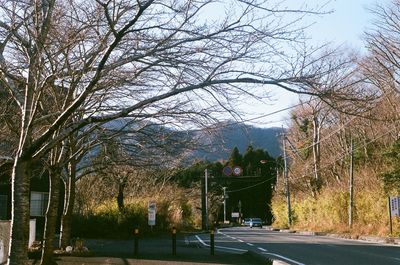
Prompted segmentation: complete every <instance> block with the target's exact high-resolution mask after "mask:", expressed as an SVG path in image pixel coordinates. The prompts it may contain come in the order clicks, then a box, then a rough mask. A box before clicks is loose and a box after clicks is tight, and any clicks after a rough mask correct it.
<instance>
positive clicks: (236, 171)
mask: <svg viewBox="0 0 400 265" xmlns="http://www.w3.org/2000/svg"><path fill="white" fill-rule="evenodd" d="M242 172H243V169H242V168H241V167H239V166H234V167H233V175H235V176H239V175H241V174H242Z"/></svg>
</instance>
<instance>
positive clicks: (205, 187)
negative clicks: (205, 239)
mask: <svg viewBox="0 0 400 265" xmlns="http://www.w3.org/2000/svg"><path fill="white" fill-rule="evenodd" d="M204 199H205V201H204V207H205V215H206V216H205V224H206V230H207V231H208V169H207V168H206V169H205V170H204Z"/></svg>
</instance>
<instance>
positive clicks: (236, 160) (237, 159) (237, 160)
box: [228, 146, 243, 167]
mask: <svg viewBox="0 0 400 265" xmlns="http://www.w3.org/2000/svg"><path fill="white" fill-rule="evenodd" d="M228 165H229V166H231V167H234V166H240V167H243V158H242V155H241V154H240V153H239V149H238V148H237V147H236V146H235V147H234V148H233V150H232V153H231V155H230V157H229V159H228Z"/></svg>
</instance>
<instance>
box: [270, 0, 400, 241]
mask: <svg viewBox="0 0 400 265" xmlns="http://www.w3.org/2000/svg"><path fill="white" fill-rule="evenodd" d="M399 7H400V4H399V2H398V1H393V3H392V4H390V5H388V6H382V5H378V6H376V8H374V11H373V13H374V15H375V18H374V21H373V24H372V26H371V27H370V29H369V30H368V31H366V33H365V35H364V44H365V47H366V49H367V50H368V53H367V54H365V55H363V56H356V57H353V58H352V60H349V61H348V62H347V63H346V67H345V68H341V69H340V70H338V71H337V72H336V74H332V75H328V76H326V77H325V79H324V80H323V82H319V84H320V85H318V86H316V87H315V89H322V90H324V89H326V87H331V88H334V87H337V86H342V85H343V84H344V83H345V84H346V85H347V87H348V91H349V92H350V91H352V92H351V93H350V94H351V95H352V96H355V97H357V96H356V94H354V93H358V94H359V95H368V97H369V98H368V99H367V98H365V99H366V100H365V101H364V100H362V101H359V100H356V99H355V98H353V99H352V96H347V95H346V94H344V95H343V97H344V98H345V99H339V98H337V99H336V100H334V101H326V100H324V99H323V98H317V97H301V103H302V104H301V105H300V106H298V107H296V108H294V109H293V110H292V113H291V119H290V120H291V121H290V125H289V128H288V131H287V135H286V140H287V142H288V144H287V153H288V156H289V157H290V173H289V182H290V191H291V195H292V203H294V209H293V213H292V214H293V218H294V221H295V222H294V224H295V226H297V227H302V228H307V229H319V230H324V231H341V232H346V233H356V234H363V233H366V234H368V233H372V234H380V235H388V234H389V233H390V232H389V217H388V196H398V195H399V194H400V181H399V180H400V171H399V169H400V168H399V165H400V160H399V152H400V149H399V143H400V120H399V117H400V116H399V114H400V108H399V107H400V93H399V75H398V73H399V70H400V68H399V67H400V65H399V64H398V63H399V59H400V57H399V54H400V53H399V51H400V46H399V42H398V40H399V38H400V31H399V28H398V25H399V23H400V20H399V17H400V16H399V15H400V12H399ZM371 12H372V11H371ZM311 85H313V84H311ZM321 85H322V86H321ZM279 186H280V192H278V193H277V194H276V195H277V196H275V198H274V202H273V208H274V214H275V215H276V218H277V221H276V224H277V225H281V226H288V217H287V214H286V213H285V212H286V211H287V208H286V198H285V193H286V191H285V190H284V184H283V183H281V184H280V185H279ZM394 222H395V224H396V229H394V231H393V232H394V233H395V234H396V235H399V234H400V230H399V222H398V219H397V221H396V220H394Z"/></svg>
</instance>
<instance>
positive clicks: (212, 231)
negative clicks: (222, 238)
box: [210, 229, 215, 256]
mask: <svg viewBox="0 0 400 265" xmlns="http://www.w3.org/2000/svg"><path fill="white" fill-rule="evenodd" d="M214 248H215V242H214V229H211V230H210V254H211V255H212V256H214Z"/></svg>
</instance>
